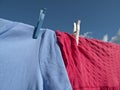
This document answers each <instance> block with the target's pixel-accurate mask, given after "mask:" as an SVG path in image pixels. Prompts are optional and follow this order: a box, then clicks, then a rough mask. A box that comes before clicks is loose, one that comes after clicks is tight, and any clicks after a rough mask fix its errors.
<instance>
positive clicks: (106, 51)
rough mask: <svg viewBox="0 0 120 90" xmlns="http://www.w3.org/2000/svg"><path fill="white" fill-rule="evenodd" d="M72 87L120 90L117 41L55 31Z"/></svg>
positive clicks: (119, 54)
mask: <svg viewBox="0 0 120 90" xmlns="http://www.w3.org/2000/svg"><path fill="white" fill-rule="evenodd" d="M56 35H57V39H58V43H59V46H60V49H61V52H62V56H63V59H64V63H65V66H66V69H67V72H68V76H69V79H70V82H71V85H72V88H73V90H120V45H117V44H114V43H110V42H103V41H100V40H97V39H88V38H83V37H79V45H78V46H77V45H76V40H75V37H74V36H73V35H71V34H68V33H65V32H60V31H56Z"/></svg>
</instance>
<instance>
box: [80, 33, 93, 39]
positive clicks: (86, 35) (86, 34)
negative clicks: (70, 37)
mask: <svg viewBox="0 0 120 90" xmlns="http://www.w3.org/2000/svg"><path fill="white" fill-rule="evenodd" d="M91 34H92V32H86V33H84V34H83V35H80V36H82V37H86V38H92V37H91V36H90V35H91Z"/></svg>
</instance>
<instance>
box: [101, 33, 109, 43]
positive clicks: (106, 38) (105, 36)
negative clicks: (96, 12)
mask: <svg viewBox="0 0 120 90" xmlns="http://www.w3.org/2000/svg"><path fill="white" fill-rule="evenodd" d="M102 40H103V41H105V42H107V41H108V35H107V34H105V35H104V36H103V39H102Z"/></svg>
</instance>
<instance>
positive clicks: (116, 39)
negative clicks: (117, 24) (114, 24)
mask: <svg viewBox="0 0 120 90" xmlns="http://www.w3.org/2000/svg"><path fill="white" fill-rule="evenodd" d="M111 42H114V43H117V44H120V29H119V30H118V32H117V35H116V36H114V37H112V38H111Z"/></svg>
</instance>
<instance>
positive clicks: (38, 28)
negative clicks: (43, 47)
mask: <svg viewBox="0 0 120 90" xmlns="http://www.w3.org/2000/svg"><path fill="white" fill-rule="evenodd" d="M45 13H46V8H44V9H42V10H40V15H39V20H38V22H37V26H36V27H35V31H34V34H33V38H34V39H37V37H38V36H39V33H40V29H41V27H42V24H43V21H44V17H45Z"/></svg>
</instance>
